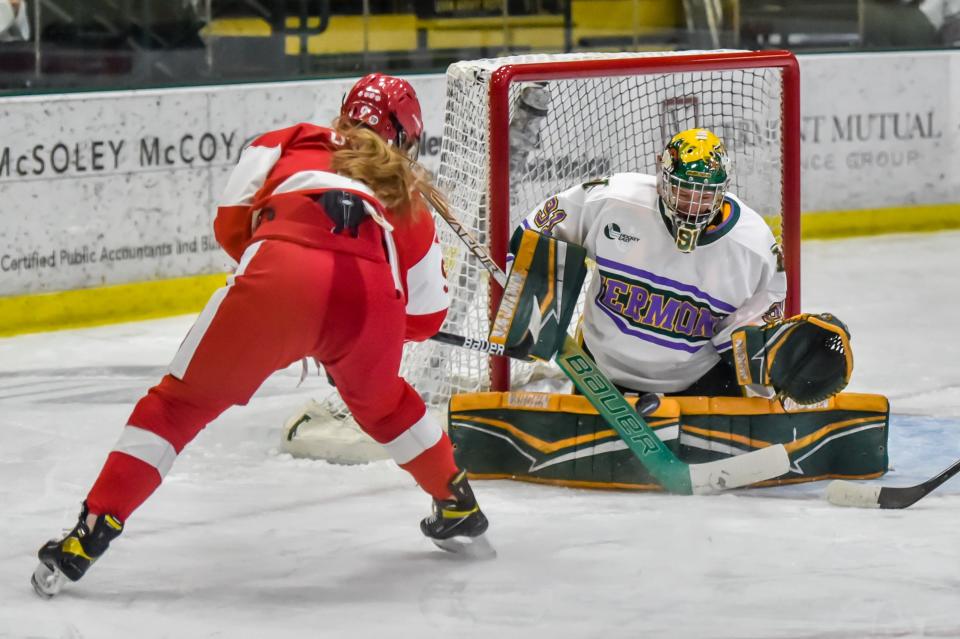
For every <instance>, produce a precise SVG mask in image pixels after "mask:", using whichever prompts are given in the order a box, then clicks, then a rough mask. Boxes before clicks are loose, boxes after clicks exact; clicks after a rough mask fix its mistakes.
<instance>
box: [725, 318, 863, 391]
mask: <svg viewBox="0 0 960 639" xmlns="http://www.w3.org/2000/svg"><path fill="white" fill-rule="evenodd" d="M731 341H732V347H731V349H730V350H729V351H727V352H726V353H725V354H724V355H725V356H727V357H728V358H730V359H731V360H732V362H731V363H732V364H733V368H734V370H735V371H736V374H737V382H738V383H739V384H740V385H741V386H745V387H746V386H752V385H756V384H760V385H764V386H770V387H772V388H773V389H774V391H776V393H777V394H778V395H779V396H781V397H789V398H790V399H792V400H793V401H795V402H796V403H798V404H804V405H807V404H814V403H816V402H821V401H823V400H825V399H828V398H830V397H833V396H834V395H836V394H837V393H839V392H840V391H841V390H843V389H844V387H846V385H847V382H849V381H850V374H851V373H852V372H853V351H851V350H850V331H849V330H847V327H846V325H845V324H844V323H843V322H841V321H840V320H839V319H837V318H836V317H834V316H833V315H831V314H829V313H821V314H819V315H812V314H808V313H805V314H803V315H795V316H793V317H790V318H787V319H785V320H782V321H780V322H774V323H771V324H766V325H764V326H746V327H744V328H741V329H737V330H736V331H734V332H733V335H732V336H731Z"/></svg>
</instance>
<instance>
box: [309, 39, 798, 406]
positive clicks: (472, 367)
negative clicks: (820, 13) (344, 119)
mask: <svg viewBox="0 0 960 639" xmlns="http://www.w3.org/2000/svg"><path fill="white" fill-rule="evenodd" d="M797 91H798V72H797V66H796V61H795V59H794V58H793V56H792V55H790V54H789V53H786V52H743V51H716V52H698V51H689V52H682V53H676V52H670V53H606V54H604V53H584V54H561V55H529V56H513V57H504V58H496V59H484V60H472V61H465V62H459V63H456V64H453V65H451V66H450V68H449V69H448V70H447V96H446V109H445V115H444V132H443V143H442V147H441V164H440V169H439V174H438V176H437V183H438V186H439V187H440V188H441V189H442V190H443V191H444V192H445V193H446V194H447V196H448V197H449V200H450V204H451V209H452V211H453V212H454V214H455V215H456V217H457V218H458V219H459V220H460V222H461V223H462V224H463V225H464V226H465V227H466V228H467V229H469V230H470V232H471V233H472V234H473V236H474V237H475V238H477V239H478V240H479V241H480V242H481V243H483V244H484V245H486V246H488V247H489V249H490V251H491V254H492V256H493V258H494V259H495V260H497V261H498V262H499V263H500V264H501V265H503V264H504V258H505V254H506V246H507V243H508V240H509V237H510V234H511V233H512V231H513V229H514V228H515V227H516V226H517V224H518V223H519V222H520V220H521V219H522V218H523V217H525V216H526V215H527V214H529V213H530V212H531V211H532V210H533V209H535V208H536V207H537V206H538V205H539V204H540V203H541V202H542V201H543V200H544V199H545V198H546V197H548V196H549V195H551V194H553V193H556V192H558V191H560V190H563V189H565V188H568V187H569V186H571V185H574V184H577V183H582V182H587V181H589V180H592V179H597V178H600V177H603V176H604V175H608V174H610V173H614V172H621V171H635V172H641V173H653V172H654V165H655V158H656V155H657V154H658V153H659V152H661V151H662V150H663V147H664V145H665V144H666V142H667V141H668V140H669V139H670V138H671V137H672V136H673V135H674V134H675V133H677V132H679V131H681V130H684V129H688V128H692V127H706V128H709V129H711V130H713V131H714V132H715V133H717V134H718V135H719V136H720V137H721V139H723V140H724V142H725V143H726V147H727V150H728V152H729V154H730V156H731V159H732V161H733V176H732V185H731V190H733V192H735V193H736V194H737V195H738V196H740V197H741V198H742V199H743V200H744V201H745V202H747V203H748V204H749V205H750V206H751V208H753V209H755V210H756V211H758V212H760V213H761V214H762V215H764V216H765V217H767V219H768V220H769V222H770V225H771V227H772V228H773V230H774V234H775V235H776V237H777V238H778V239H779V240H781V241H782V243H783V245H784V252H785V257H786V261H787V270H788V287H789V294H788V295H789V297H788V304H787V306H788V311H793V312H795V311H797V310H798V309H797V306H798V303H799V252H798V251H799V236H798V222H799V210H798V208H799V173H798V172H799V166H798V165H799V151H798V149H799V130H798V117H799V116H798V109H799V107H798V105H799V99H798V96H797ZM437 227H438V230H439V232H440V239H441V243H442V245H443V250H444V264H445V267H446V273H447V277H448V280H449V284H450V291H451V295H452V301H451V306H450V310H449V313H448V316H447V319H446V322H445V324H444V329H443V330H445V331H447V332H451V333H455V334H458V335H465V336H470V337H481V338H485V337H486V336H487V334H488V332H489V324H490V317H491V311H492V310H493V309H494V308H495V304H496V301H497V299H498V294H499V289H498V287H497V285H496V283H495V282H493V281H492V280H491V278H490V277H489V275H488V273H487V272H486V270H485V269H484V268H483V266H482V265H481V263H480V262H479V260H477V259H476V258H475V257H474V256H473V255H472V254H471V253H470V252H469V251H468V250H467V249H466V247H465V246H464V245H463V244H462V243H461V242H460V240H459V239H458V238H457V236H456V235H455V234H454V233H453V232H452V231H451V230H450V229H449V228H448V227H447V226H446V224H445V223H444V222H443V221H442V220H441V219H439V218H438V219H437ZM539 366H541V367H544V365H539ZM534 372H536V371H534V369H533V368H532V366H531V365H529V364H523V363H517V362H514V363H512V364H511V363H510V362H507V361H505V360H503V359H502V358H491V357H490V356H488V355H484V354H482V353H476V352H472V351H468V350H464V349H460V348H456V347H451V346H447V345H443V344H439V343H435V342H430V341H428V342H425V343H423V344H415V345H409V346H408V347H407V350H406V353H405V356H404V366H403V371H402V373H403V375H404V377H405V378H406V379H407V380H409V381H410V382H411V383H412V384H413V385H414V386H415V387H416V389H417V390H418V391H419V392H420V393H421V394H422V396H423V397H424V399H425V401H426V402H427V404H428V405H429V406H430V407H431V408H433V409H435V410H438V411H441V412H442V411H443V410H444V409H445V406H446V403H447V401H448V400H449V398H450V396H451V395H452V394H454V393H459V392H470V391H479V390H491V389H493V390H506V389H507V388H508V387H509V386H510V385H511V384H512V385H513V386H514V387H516V386H517V385H518V384H522V383H524V382H526V381H527V380H528V379H529V378H530V376H531V374H533V373H534ZM541 372H542V371H541ZM327 404H328V405H329V407H330V408H331V411H333V412H339V414H340V415H346V411H345V409H343V407H342V405H340V404H338V403H337V401H336V399H334V398H328V400H327Z"/></svg>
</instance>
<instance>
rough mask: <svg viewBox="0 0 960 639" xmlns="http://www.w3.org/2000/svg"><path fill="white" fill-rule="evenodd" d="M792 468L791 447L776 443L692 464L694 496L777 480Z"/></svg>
mask: <svg viewBox="0 0 960 639" xmlns="http://www.w3.org/2000/svg"><path fill="white" fill-rule="evenodd" d="M789 470H790V458H789V456H788V455H787V449H786V448H784V447H783V445H782V444H776V445H774V446H767V447H766V448H761V449H760V450H755V451H751V452H749V453H743V454H741V455H735V456H733V457H727V458H725V459H718V460H717V461H712V462H706V463H703V464H690V484H691V485H692V487H693V494H694V495H709V494H712V493H716V492H719V491H721V490H729V489H731V488H742V487H743V486H749V485H750V484H755V483H756V482H758V481H765V480H767V479H773V478H774V477H779V476H780V475H785V474H786V473H787V472H788V471H789Z"/></svg>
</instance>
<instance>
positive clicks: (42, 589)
mask: <svg viewBox="0 0 960 639" xmlns="http://www.w3.org/2000/svg"><path fill="white" fill-rule="evenodd" d="M66 580H67V577H66V575H64V574H63V572H61V571H60V569H59V568H57V567H56V566H51V565H49V564H45V563H43V562H42V561H41V562H40V565H39V566H37V568H36V570H34V571H33V575H32V576H31V577H30V583H31V584H32V585H33V590H34V592H36V593H37V595H39V596H40V597H43V598H44V599H50V598H51V597H53V596H54V595H56V594H57V593H58V592H60V589H61V588H63V583H64V582H65V581H66Z"/></svg>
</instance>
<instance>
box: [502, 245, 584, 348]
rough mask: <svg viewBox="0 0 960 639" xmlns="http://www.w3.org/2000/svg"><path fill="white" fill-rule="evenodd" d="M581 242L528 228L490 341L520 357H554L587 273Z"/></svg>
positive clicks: (516, 254)
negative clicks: (570, 241) (546, 234)
mask: <svg viewBox="0 0 960 639" xmlns="http://www.w3.org/2000/svg"><path fill="white" fill-rule="evenodd" d="M586 257H587V251H586V249H584V248H583V247H582V246H577V245H576V244H570V243H569V242H564V241H562V240H558V239H556V238H552V237H547V236H545V235H540V234H539V233H537V232H536V231H531V230H525V231H523V233H522V235H517V236H515V238H514V259H513V267H512V268H511V269H510V275H509V276H508V278H507V285H506V287H505V288H504V291H503V297H502V298H501V300H500V306H499V307H498V308H497V316H496V318H495V319H494V322H493V325H492V327H491V329H490V337H489V341H490V342H491V343H493V344H500V345H502V346H503V347H504V350H505V351H506V352H507V353H510V354H512V355H515V356H528V355H529V356H532V357H536V358H538V359H543V360H549V359H551V358H553V356H554V355H555V354H556V353H557V351H558V350H560V346H561V345H562V344H563V339H564V337H565V336H566V333H567V326H569V325H570V320H571V318H572V317H573V313H574V311H575V310H576V307H577V298H578V296H579V295H580V288H581V287H582V286H583V280H584V278H585V277H586V275H587V265H586Z"/></svg>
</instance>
